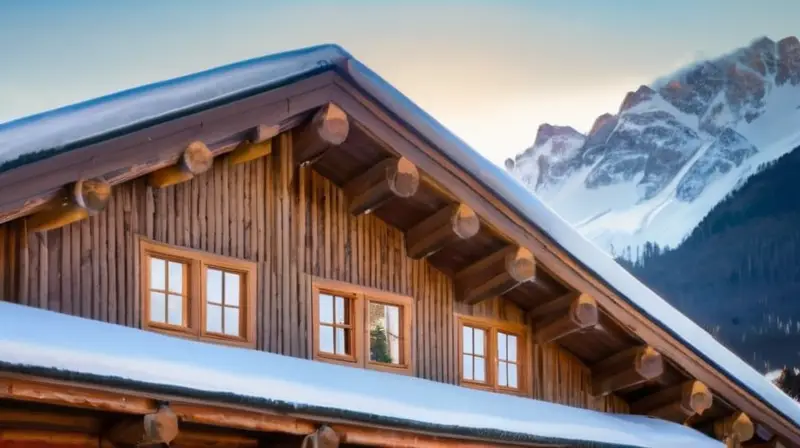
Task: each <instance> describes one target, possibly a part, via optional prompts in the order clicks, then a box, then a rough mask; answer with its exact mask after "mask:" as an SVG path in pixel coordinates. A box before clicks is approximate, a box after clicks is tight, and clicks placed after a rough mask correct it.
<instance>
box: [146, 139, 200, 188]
mask: <svg viewBox="0 0 800 448" xmlns="http://www.w3.org/2000/svg"><path fill="white" fill-rule="evenodd" d="M213 162H214V154H213V153H212V152H211V150H210V149H208V146H206V145H205V143H203V142H200V141H194V142H192V143H189V146H187V147H186V149H184V150H183V153H182V154H181V156H180V158H179V159H178V163H176V164H175V165H171V166H167V167H164V168H161V169H160V170H158V171H153V172H152V173H150V174H149V175H148V182H149V184H150V186H152V187H153V188H164V187H168V186H170V185H175V184H179V183H181V182H185V181H187V180H189V179H191V178H193V177H195V176H197V175H199V174H203V173H205V172H206V171H208V170H209V169H210V168H211V165H212V164H213Z"/></svg>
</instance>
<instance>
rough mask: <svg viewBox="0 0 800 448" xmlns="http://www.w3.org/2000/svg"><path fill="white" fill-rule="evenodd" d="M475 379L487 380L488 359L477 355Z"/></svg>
mask: <svg viewBox="0 0 800 448" xmlns="http://www.w3.org/2000/svg"><path fill="white" fill-rule="evenodd" d="M475 381H486V360H485V359H483V358H478V357H477V356H476V357H475Z"/></svg>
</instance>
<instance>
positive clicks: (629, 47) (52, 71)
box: [0, 0, 800, 162]
mask: <svg viewBox="0 0 800 448" xmlns="http://www.w3.org/2000/svg"><path fill="white" fill-rule="evenodd" d="M798 17H800V0H760V1H758V2H755V1H750V0H647V1H642V0H605V1H602V0H516V1H514V0H486V1H477V0H460V1H455V0H449V1H448V0H441V1H437V0H427V1H422V0H407V1H394V2H389V1H381V0H373V1H366V0H362V1H355V0H317V1H314V0H290V1H283V0H224V1H223V0H218V1H210V0H113V1H107V0H70V1H63V0H0V122H4V121H8V120H12V119H15V118H19V117H22V116H25V115H29V114H32V113H36V112H40V111H44V110H47V109H52V108H55V107H59V106H63V105H66V104H71V103H74V102H78V101H81V100H84V99H89V98H92V97H96V96H100V95H104V94H108V93H112V92H115V91H118V90H122V89H126V88H130V87H134V86H137V85H141V84H146V83H150V82H155V81H159V80H163V79H167V78H171V77H175V76H180V75H183V74H187V73H191V72H196V71H200V70H203V69H207V68H211V67H215V66H219V65H223V64H226V63H230V62H235V61H238V60H242V59H247V58H251V57H256V56H261V55H265V54H269V53H274V52H279V51H284V50H290V49H295V48H299V47H304V46H309V45H316V44H321V43H337V44H339V45H341V46H343V47H344V48H345V49H347V50H348V51H349V52H350V53H352V54H353V55H354V56H355V57H357V58H358V59H360V60H361V61H362V62H363V63H365V64H366V65H368V66H369V67H370V68H372V69H373V70H375V71H376V72H377V73H379V74H380V75H381V76H383V77H384V78H385V79H386V80H387V81H389V82H390V83H392V84H393V85H395V87H397V88H398V89H399V90H401V91H402V92H404V93H405V94H406V95H408V96H409V97H410V98H411V99H412V100H414V101H415V102H416V103H417V104H419V105H420V106H421V107H422V108H424V109H425V110H427V111H428V112H429V113H431V114H432V115H433V116H435V117H436V118H437V119H439V120H440V121H441V122H442V123H443V124H444V125H446V126H447V127H449V128H450V129H451V130H453V131H454V132H455V133H456V134H458V135H459V136H461V137H462V138H463V139H465V140H466V141H467V142H468V143H470V144H472V145H473V146H475V148H476V149H478V150H479V151H481V152H482V153H483V154H484V155H486V156H487V157H489V158H490V159H491V160H492V161H495V162H502V160H503V159H504V158H506V157H509V156H512V155H514V154H516V153H518V152H520V151H522V150H523V149H525V148H526V147H528V146H529V145H530V144H531V143H532V142H533V139H534V137H535V133H536V128H537V127H538V125H539V124H540V123H541V122H544V121H547V122H550V123H553V124H569V125H572V126H574V127H575V128H577V129H578V130H581V131H585V130H587V129H588V128H589V127H590V126H591V123H592V122H593V121H594V118H595V117H597V116H598V115H600V114H601V113H604V112H608V111H610V112H615V111H616V110H617V108H618V107H619V103H620V102H621V100H622V97H623V96H624V94H625V92H626V91H628V90H632V89H635V88H636V87H638V85H639V84H642V83H648V82H650V81H652V80H653V79H654V78H656V77H658V76H661V75H664V74H666V73H669V72H670V71H672V70H675V69H676V68H678V67H680V66H682V65H684V64H686V63H688V62H690V61H693V60H696V59H698V58H700V57H705V56H715V55H717V54H720V53H723V52H726V51H728V50H731V49H733V48H735V47H738V46H742V45H745V44H747V43H748V42H749V41H750V40H752V39H753V38H755V37H757V36H761V35H768V36H770V37H772V38H775V39H779V38H781V37H784V36H787V35H794V34H800V23H799V22H798V19H797V18H798Z"/></svg>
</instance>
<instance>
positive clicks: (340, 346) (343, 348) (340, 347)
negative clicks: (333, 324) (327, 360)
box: [336, 328, 350, 355]
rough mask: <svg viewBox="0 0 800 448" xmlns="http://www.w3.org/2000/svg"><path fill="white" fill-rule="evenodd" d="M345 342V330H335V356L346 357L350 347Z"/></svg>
mask: <svg viewBox="0 0 800 448" xmlns="http://www.w3.org/2000/svg"><path fill="white" fill-rule="evenodd" d="M348 345H349V344H348V341H347V330H345V329H344V328H337V329H336V354H337V355H348V354H350V347H349V346H348Z"/></svg>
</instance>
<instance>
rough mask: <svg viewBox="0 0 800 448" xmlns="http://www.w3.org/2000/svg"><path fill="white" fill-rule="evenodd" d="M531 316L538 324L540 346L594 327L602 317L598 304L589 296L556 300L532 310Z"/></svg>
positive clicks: (537, 331) (536, 335) (537, 336)
mask: <svg viewBox="0 0 800 448" xmlns="http://www.w3.org/2000/svg"><path fill="white" fill-rule="evenodd" d="M530 314H531V318H532V319H533V320H534V321H535V322H536V324H535V327H536V331H535V333H534V337H535V339H536V342H537V343H539V344H546V343H548V342H552V341H555V340H558V339H561V338H563V337H564V336H567V335H570V334H572V333H575V332H578V331H581V330H584V329H586V328H590V327H593V326H595V325H597V322H598V320H599V317H600V311H599V309H598V307H597V302H595V300H594V298H593V297H592V296H590V295H589V294H580V295H578V296H577V297H574V296H572V297H570V296H567V297H562V298H559V299H556V300H554V301H553V302H550V303H547V304H544V305H542V306H541V307H539V308H536V309H534V310H532V311H531V313H530ZM545 316H547V317H545Z"/></svg>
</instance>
